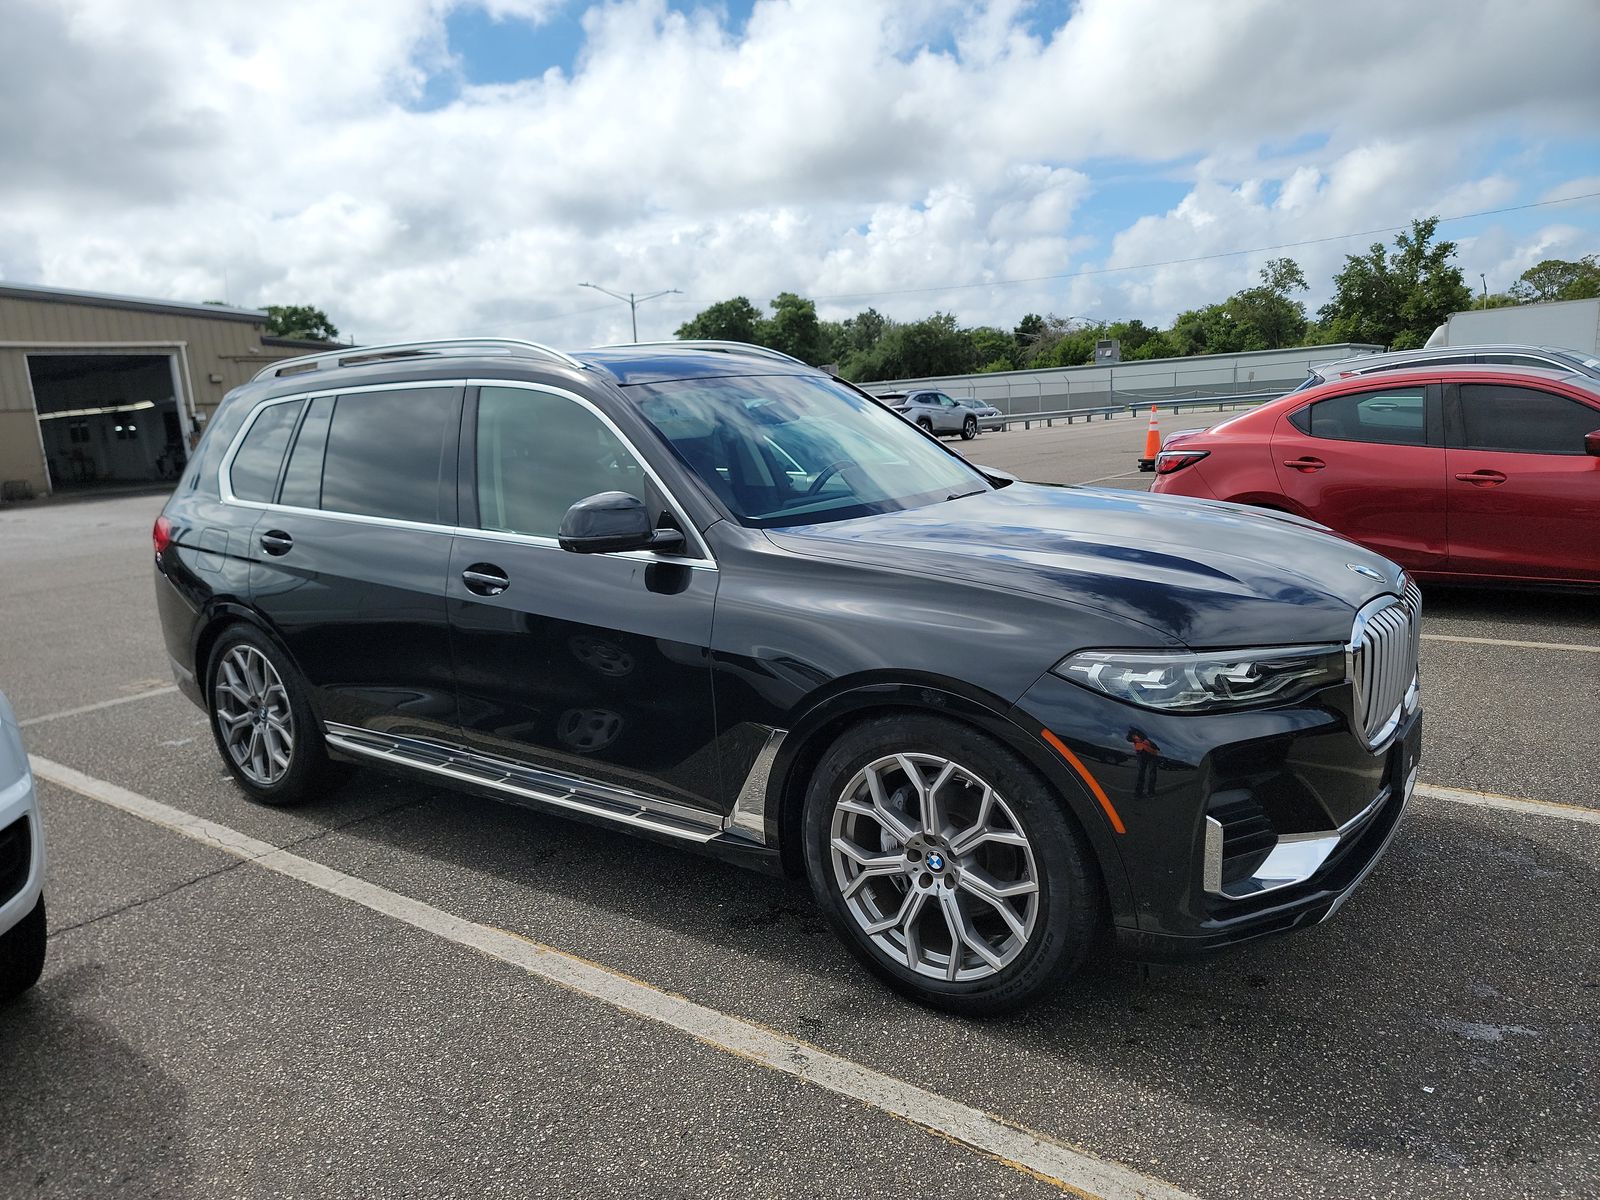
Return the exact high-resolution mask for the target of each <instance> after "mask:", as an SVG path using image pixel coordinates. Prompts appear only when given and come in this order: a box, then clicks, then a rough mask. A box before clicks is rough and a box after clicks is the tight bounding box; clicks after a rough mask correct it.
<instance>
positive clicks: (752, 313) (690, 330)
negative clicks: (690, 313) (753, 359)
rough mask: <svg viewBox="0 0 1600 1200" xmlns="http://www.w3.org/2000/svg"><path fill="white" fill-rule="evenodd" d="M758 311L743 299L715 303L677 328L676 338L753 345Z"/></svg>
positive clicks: (737, 297)
mask: <svg viewBox="0 0 1600 1200" xmlns="http://www.w3.org/2000/svg"><path fill="white" fill-rule="evenodd" d="M761 320H762V318H761V310H760V309H759V308H757V307H756V306H755V305H754V304H751V303H750V301H749V300H748V299H746V298H745V297H743V296H735V297H734V298H733V299H731V300H718V301H717V302H716V303H715V304H713V305H712V306H711V307H710V308H705V309H702V310H701V311H700V312H698V313H696V314H695V315H694V317H693V318H692V319H691V320H688V321H685V322H684V323H683V324H682V325H679V326H678V337H680V338H692V339H702V338H703V339H709V340H712V341H727V342H755V341H756V337H757V330H758V328H759V327H760V325H761Z"/></svg>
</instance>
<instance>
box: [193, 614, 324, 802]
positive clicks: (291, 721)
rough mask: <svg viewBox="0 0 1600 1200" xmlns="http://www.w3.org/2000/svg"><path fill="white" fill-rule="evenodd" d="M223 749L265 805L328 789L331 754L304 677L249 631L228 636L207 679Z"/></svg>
mask: <svg viewBox="0 0 1600 1200" xmlns="http://www.w3.org/2000/svg"><path fill="white" fill-rule="evenodd" d="M206 678H207V685H208V686H207V689H206V700H207V708H208V711H209V712H210V714H211V731H212V733H213V735H214V736H215V737H216V741H217V749H218V751H220V752H221V754H222V761H223V762H224V763H226V764H227V767H228V770H229V771H230V772H232V774H233V777H234V779H235V780H236V781H237V782H238V783H239V786H240V787H242V788H243V789H244V790H245V792H246V793H247V794H248V795H249V796H250V798H251V799H252V800H256V801H259V802H260V803H262V804H273V805H287V804H300V803H303V802H304V801H306V800H309V799H311V798H312V796H313V795H315V794H317V792H319V791H320V789H321V787H322V785H324V784H325V783H327V782H328V777H329V767H330V765H331V764H330V763H329V762H328V756H327V749H326V746H325V744H324V742H323V740H322V731H321V728H320V726H319V724H318V723H317V720H316V718H315V716H314V715H313V713H312V711H311V706H310V704H309V703H308V702H307V701H306V698H305V687H304V685H303V684H302V683H301V682H300V676H299V673H298V672H297V671H296V670H295V669H294V666H293V664H291V663H290V662H289V660H288V658H287V656H285V655H284V654H283V652H282V651H281V650H279V649H278V648H277V646H275V645H273V643H272V642H271V641H270V640H269V639H268V638H267V637H266V636H265V635H264V634H262V633H260V632H259V631H257V630H255V629H253V628H251V627H250V626H248V625H238V626H235V627H234V628H233V629H230V630H229V631H228V632H227V633H225V634H223V635H222V637H221V638H220V639H219V640H218V642H217V645H216V647H215V649H214V650H213V651H212V653H211V666H210V669H209V671H208V672H207V675H206Z"/></svg>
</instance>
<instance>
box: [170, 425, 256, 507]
mask: <svg viewBox="0 0 1600 1200" xmlns="http://www.w3.org/2000/svg"><path fill="white" fill-rule="evenodd" d="M249 413H250V406H249V405H248V404H239V403H231V404H230V403H224V404H223V405H222V407H221V408H219V409H217V411H216V413H215V415H213V416H212V418H211V421H210V423H209V424H208V425H207V426H206V431H205V433H204V434H203V435H202V436H201V439H200V447H199V449H198V450H196V451H195V453H194V455H193V456H192V457H191V458H190V459H189V465H188V467H186V468H185V469H184V473H183V482H180V483H179V485H178V486H179V488H180V489H182V488H185V487H187V488H188V490H189V491H191V492H199V493H200V494H201V495H204V496H220V495H222V491H221V489H220V488H219V487H218V486H217V472H218V470H219V469H220V468H221V466H222V460H223V458H224V456H226V455H227V453H228V447H229V446H231V445H232V444H233V435H234V434H236V433H238V432H239V427H240V426H241V425H243V424H244V419H245V417H246V416H248V415H249Z"/></svg>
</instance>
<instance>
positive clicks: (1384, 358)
mask: <svg viewBox="0 0 1600 1200" xmlns="http://www.w3.org/2000/svg"><path fill="white" fill-rule="evenodd" d="M1461 366H1493V367H1535V368H1537V369H1539V370H1542V371H1560V372H1562V373H1563V374H1566V373H1572V372H1576V373H1577V374H1579V375H1587V376H1589V377H1590V378H1591V379H1600V358H1595V357H1594V356H1593V355H1589V354H1580V353H1578V352H1577V351H1576V350H1563V349H1561V348H1560V347H1558V346H1434V347H1432V348H1431V349H1430V348H1427V347H1424V348H1421V349H1417V350H1392V351H1390V352H1389V353H1387V354H1361V355H1357V356H1356V357H1355V358H1342V359H1340V360H1339V361H1338V362H1328V363H1318V364H1317V365H1316V366H1314V367H1312V368H1311V371H1310V373H1309V374H1308V375H1307V376H1306V378H1305V382H1304V383H1302V384H1301V385H1300V386H1299V387H1297V388H1295V391H1297V392H1303V391H1305V390H1306V389H1307V388H1314V387H1320V386H1321V385H1322V384H1324V383H1328V382H1330V381H1332V380H1335V379H1347V378H1349V377H1350V376H1352V375H1376V374H1378V373H1380V372H1383V371H1404V370H1408V369H1410V368H1412V367H1461Z"/></svg>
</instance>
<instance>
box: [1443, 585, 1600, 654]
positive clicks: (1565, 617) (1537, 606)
mask: <svg viewBox="0 0 1600 1200" xmlns="http://www.w3.org/2000/svg"><path fill="white" fill-rule="evenodd" d="M1422 612H1423V632H1425V633H1427V632H1431V631H1430V630H1429V629H1428V626H1427V618H1429V617H1435V618H1438V617H1446V618H1449V619H1451V620H1453V621H1486V622H1491V623H1496V624H1498V625H1500V627H1501V628H1502V629H1503V628H1504V627H1505V625H1507V624H1510V625H1517V626H1524V627H1526V628H1527V629H1528V630H1530V631H1531V630H1539V631H1540V632H1538V633H1530V634H1529V635H1528V636H1529V637H1530V638H1533V639H1535V640H1541V641H1562V640H1565V639H1563V638H1562V637H1560V636H1558V635H1559V634H1560V633H1561V631H1562V630H1567V631H1569V632H1570V631H1576V630H1588V629H1600V597H1597V595H1596V593H1595V592H1593V591H1587V592H1585V591H1576V590H1574V591H1559V590H1555V589H1544V590H1539V589H1528V588H1523V589H1516V588H1512V587H1509V586H1508V587H1503V588H1487V587H1461V586H1455V585H1449V586H1446V585H1443V584H1428V585H1426V586H1424V587H1423V589H1422ZM1485 633H1486V634H1487V635H1489V636H1495V630H1493V629H1489V630H1485ZM1499 636H1504V634H1500V635H1499Z"/></svg>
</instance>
